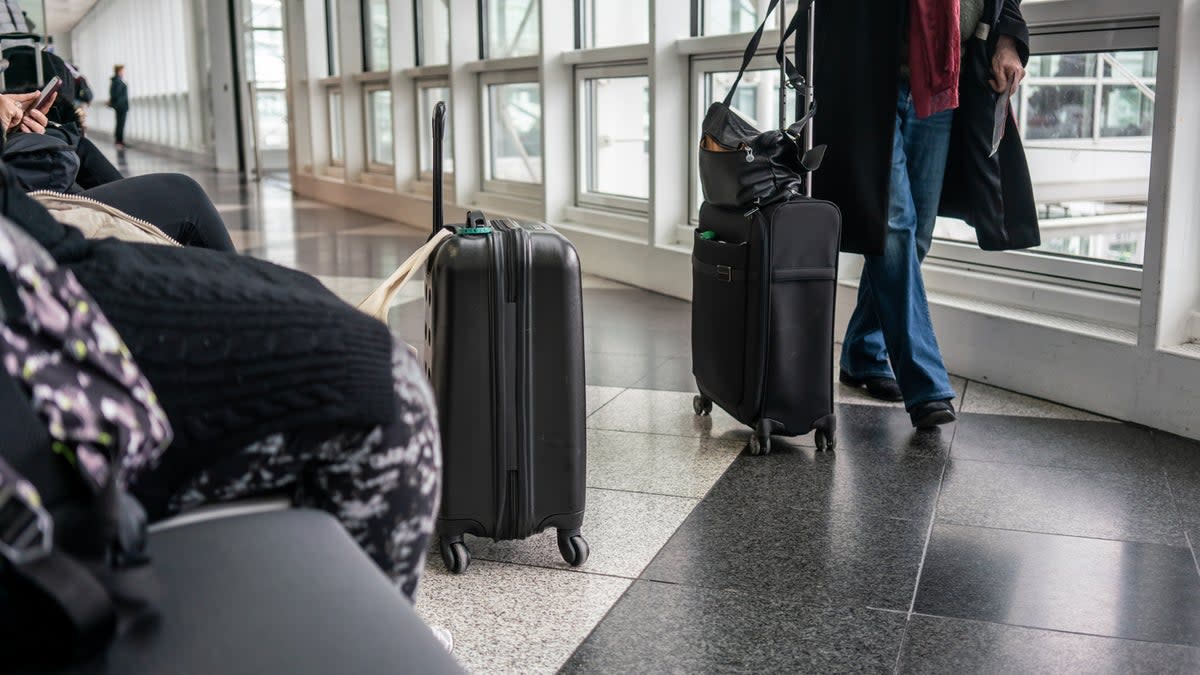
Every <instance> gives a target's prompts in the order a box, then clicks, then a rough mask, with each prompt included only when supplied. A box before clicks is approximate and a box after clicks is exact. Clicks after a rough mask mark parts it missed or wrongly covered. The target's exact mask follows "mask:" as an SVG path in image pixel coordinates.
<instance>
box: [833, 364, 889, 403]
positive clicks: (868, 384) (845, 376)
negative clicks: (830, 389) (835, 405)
mask: <svg viewBox="0 0 1200 675" xmlns="http://www.w3.org/2000/svg"><path fill="white" fill-rule="evenodd" d="M838 381H840V382H841V383H842V384H846V385H850V386H851V387H858V388H865V389H866V390H867V395H868V396H870V397H871V398H877V399H879V400H880V401H903V400H904V394H902V393H900V385H898V384H896V380H895V379H894V378H891V377H864V378H862V379H859V378H857V377H852V376H851V375H850V373H847V372H846V371H844V370H843V371H841V372H840V373H839V374H838Z"/></svg>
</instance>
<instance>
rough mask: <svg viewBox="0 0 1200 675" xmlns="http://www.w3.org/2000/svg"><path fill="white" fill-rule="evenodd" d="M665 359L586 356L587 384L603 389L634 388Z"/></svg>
mask: <svg viewBox="0 0 1200 675" xmlns="http://www.w3.org/2000/svg"><path fill="white" fill-rule="evenodd" d="M664 360H666V359H665V357H661V356H651V355H648V354H646V355H643V354H606V353H597V352H589V353H587V354H584V364H585V369H586V373H585V374H586V379H587V383H588V384H591V385H596V386H601V387H632V386H633V385H634V384H635V383H637V382H639V381H641V380H642V379H643V378H645V377H646V376H647V375H649V374H650V373H652V372H654V370H655V369H657V368H658V367H659V366H660V365H662V362H663V361H664Z"/></svg>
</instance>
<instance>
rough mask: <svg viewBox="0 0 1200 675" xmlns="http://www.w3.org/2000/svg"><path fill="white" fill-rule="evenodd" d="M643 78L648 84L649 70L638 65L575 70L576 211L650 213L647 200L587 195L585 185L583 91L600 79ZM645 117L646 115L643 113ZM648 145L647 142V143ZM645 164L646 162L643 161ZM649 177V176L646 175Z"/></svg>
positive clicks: (587, 138) (589, 154) (588, 155)
mask: <svg viewBox="0 0 1200 675" xmlns="http://www.w3.org/2000/svg"><path fill="white" fill-rule="evenodd" d="M634 77H645V78H647V80H649V77H650V69H649V66H648V65H647V64H645V63H640V64H610V65H597V66H592V65H589V66H577V67H576V68H575V76H574V80H575V106H574V107H575V154H576V161H575V204H576V205H577V206H579V207H580V208H589V209H598V210H602V211H612V212H616V213H618V214H621V215H641V216H645V215H646V214H648V213H649V212H650V199H649V197H646V198H641V197H629V196H625V195H615V194H608V193H604V192H592V191H589V190H588V189H587V188H588V183H589V180H588V179H589V176H590V175H591V173H590V172H591V167H590V166H589V165H590V164H591V163H592V162H593V160H594V155H595V153H594V152H593V151H592V150H591V149H590V146H589V145H588V144H590V142H591V140H592V134H591V128H590V127H591V119H590V116H589V114H588V113H589V112H590V109H589V106H588V105H587V101H588V94H587V87H588V81H589V80H596V79H604V78H634ZM647 114H649V111H647ZM647 143H649V139H647ZM647 163H649V158H648V157H647ZM647 177H649V174H647Z"/></svg>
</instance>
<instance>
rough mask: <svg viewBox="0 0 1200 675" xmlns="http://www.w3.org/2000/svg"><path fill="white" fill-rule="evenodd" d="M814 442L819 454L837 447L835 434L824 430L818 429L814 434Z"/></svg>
mask: <svg viewBox="0 0 1200 675" xmlns="http://www.w3.org/2000/svg"><path fill="white" fill-rule="evenodd" d="M813 440H815V441H816V443H817V452H825V451H827V450H833V449H834V448H835V447H837V439H836V438H834V437H833V434H831V433H829V432H827V431H825V430H824V429H817V430H816V431H815V432H814V433H813Z"/></svg>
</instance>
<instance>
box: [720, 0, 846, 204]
mask: <svg viewBox="0 0 1200 675" xmlns="http://www.w3.org/2000/svg"><path fill="white" fill-rule="evenodd" d="M778 5H779V0H771V3H770V4H769V5H768V6H767V11H766V14H765V15H764V16H763V19H762V22H761V23H759V24H758V29H757V30H755V31H754V35H753V36H752V37H751V38H750V42H749V44H747V45H746V51H745V52H744V53H743V54H742V65H741V67H740V68H738V72H737V76H736V77H735V78H734V80H733V85H732V86H730V87H729V91H728V92H727V93H726V94H725V101H724V104H725V107H727V108H728V107H730V105H731V104H732V103H733V95H734V93H735V92H736V91H737V87H738V84H740V83H741V81H742V75H744V74H745V73H746V69H747V68H749V67H750V62H751V61H752V60H754V56H755V55H756V54H757V53H758V46H759V43H761V42H762V36H763V31H764V30H765V29H766V27H767V21H769V20H770V19H771V12H773V11H775V8H776V7H777V6H778ZM815 10H816V8H815V4H814V0H801V2H800V3H799V5H798V6H797V7H796V13H795V14H794V15H793V16H792V20H791V21H790V22H788V24H787V26H786V28H783V32H782V34H781V35H780V39H779V47H778V48H777V49H776V50H775V62H776V63H778V64H779V66H780V70H781V72H780V87H779V126H780V128H782V129H784V131H785V132H786V133H788V134H789V135H791V136H792V137H793V138H796V139H798V140H799V139H801V138H803V147H804V155H803V158H802V161H801V164H802V165H803V166H804V167H805V168H806V169H808V172H807V175H806V176H805V179H804V185H805V193H806V194H808V195H809V196H811V195H812V172H813V170H815V169H816V168H817V167H818V166H820V164H821V159H822V158H823V157H824V154H825V148H824V147H821V148H816V149H814V148H813V133H812V119H813V117H814V116H815V115H816V113H817V103H816V98H815V96H814V93H813V85H812V70H813V55H812V29H813V22H814V20H815V17H814V14H815ZM780 11H781V21H780V25H781V27H782V25H783V21H782V19H783V18H785V17H783V16H782V10H780ZM801 27H803V28H804V30H801ZM792 35H795V36H796V58H797V60H801V54H804V55H805V56H804V58H803V63H804V67H805V68H804V72H801V71H800V70H799V69H798V68H797V67H796V64H795V63H793V62H792V60H791V59H790V58H788V56H787V49H786V47H787V41H788V39H789V38H790V37H791V36H792ZM788 89H794V90H796V91H797V92H798V93H799V94H800V95H803V97H804V103H805V105H804V114H803V115H802V116H801V117H800V119H798V120H796V122H794V123H792V124H791V125H789V124H788V123H787V119H786V110H787V105H786V97H787V90H788Z"/></svg>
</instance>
